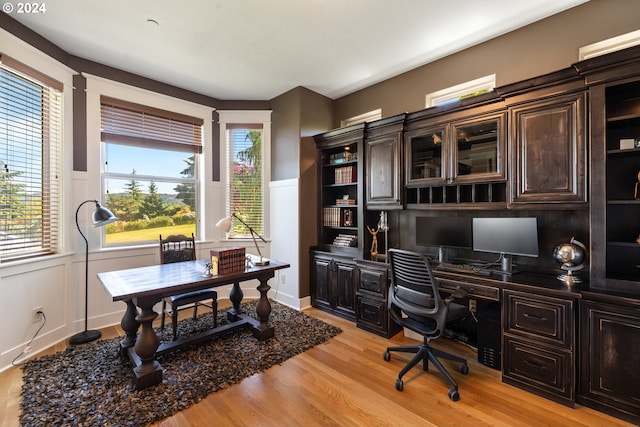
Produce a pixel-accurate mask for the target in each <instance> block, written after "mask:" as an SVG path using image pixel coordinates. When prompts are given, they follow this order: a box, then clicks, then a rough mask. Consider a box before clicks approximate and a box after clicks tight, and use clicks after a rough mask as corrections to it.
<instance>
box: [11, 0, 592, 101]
mask: <svg viewBox="0 0 640 427" xmlns="http://www.w3.org/2000/svg"><path fill="white" fill-rule="evenodd" d="M586 1H587V0H526V1H514V0H482V1H477V0H446V1H442V0H304V1H301V0H191V1H177V0H171V1H169V0H136V1H131V0H108V1H98V0H92V1H86V0H85V1H82V0H55V1H50V2H46V12H44V13H40V14H17V13H15V11H14V13H11V16H12V17H13V18H15V19H16V20H18V21H19V22H21V23H22V24H24V25H26V26H27V27H29V28H30V29H32V30H34V31H35V32H37V33H38V34H40V35H42V36H44V37H45V38H46V39H48V40H49V41H51V42H53V43H55V44H56V45H58V46H59V47H60V48H62V49H64V50H65V51H67V52H68V53H70V54H72V55H75V56H79V57H82V58H85V59H89V60H92V61H96V62H99V63H102V64H105V65H109V66H112V67H116V68H119V69H121V70H125V71H129V72H132V73H135V74H139V75H142V76H145V77H148V78H152V79H155V80H158V81H161V82H164V83H169V84H171V85H174V86H177V87H181V88H184V89H188V90H191V91H194V92H197V93H201V94H204V95H207V96H211V97H213V98H217V99H221V100H269V99H272V98H274V97H276V96H278V95H280V94H282V93H284V92H286V91H288V90H290V89H292V88H294V87H297V86H304V87H306V88H308V89H311V90H313V91H315V92H317V93H320V94H323V95H325V96H327V97H329V98H332V99H335V98H339V97H341V96H344V95H347V94H349V93H352V92H355V91H357V90H359V89H362V88H364V87H367V86H370V85H372V84H374V83H377V82H380V81H383V80H385V79H388V78H390V77H393V76H395V75H398V74H401V73H403V72H405V71H408V70H410V69H413V68H416V67H418V66H421V65H424V64H426V63H429V62H431V61H434V60H436V59H438V58H441V57H444V56H446V55H449V54H451V53H454V52H457V51H460V50H462V49H465V48H467V47H470V46H473V45H475V44H478V43H481V42H483V41H486V40H489V39H491V38H494V37H496V36H499V35H501V34H504V33H507V32H509V31H512V30H515V29H517V28H520V27H522V26H525V25H527V24H530V23H532V22H535V21H537V20H540V19H542V18H545V17H547V16H550V15H553V14H555V13H558V12H561V11H563V10H566V9H568V8H571V7H574V6H576V5H579V4H581V3H585V2H586ZM43 3H44V2H43ZM5 6H6V5H5Z"/></svg>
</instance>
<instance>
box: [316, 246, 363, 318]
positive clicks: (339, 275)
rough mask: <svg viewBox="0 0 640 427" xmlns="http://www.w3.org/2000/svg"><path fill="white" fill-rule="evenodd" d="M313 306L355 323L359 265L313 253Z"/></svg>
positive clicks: (338, 257) (333, 255)
mask: <svg viewBox="0 0 640 427" xmlns="http://www.w3.org/2000/svg"><path fill="white" fill-rule="evenodd" d="M311 270H312V273H311V274H312V277H311V278H312V283H311V291H312V295H311V303H312V305H313V306H314V307H316V308H319V309H321V310H324V311H329V312H332V313H334V314H336V315H338V316H341V317H344V318H345V319H349V320H352V321H355V317H356V316H355V312H356V307H355V286H356V273H355V262H354V261H353V259H350V258H343V257H340V256H337V255H335V254H330V253H323V252H318V251H313V250H312V251H311Z"/></svg>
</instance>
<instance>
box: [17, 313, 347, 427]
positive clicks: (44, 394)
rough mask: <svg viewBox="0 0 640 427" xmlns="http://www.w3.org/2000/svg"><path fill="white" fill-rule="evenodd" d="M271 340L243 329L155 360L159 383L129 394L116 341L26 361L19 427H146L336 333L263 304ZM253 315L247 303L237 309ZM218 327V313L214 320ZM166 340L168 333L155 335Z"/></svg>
mask: <svg viewBox="0 0 640 427" xmlns="http://www.w3.org/2000/svg"><path fill="white" fill-rule="evenodd" d="M271 306H272V312H271V316H270V321H271V323H272V324H273V326H274V327H275V337H274V338H272V339H269V340H266V341H258V340H256V339H255V338H254V337H253V335H252V334H251V331H250V330H249V329H245V330H242V331H238V332H235V333H231V334H228V335H226V336H224V337H222V338H219V339H217V340H214V341H211V342H208V343H205V344H200V345H198V346H193V347H190V348H188V349H184V350H181V351H178V352H175V353H173V354H169V355H165V356H162V357H160V358H159V359H158V361H159V362H160V364H161V365H162V368H163V380H162V383H161V384H158V385H156V386H153V387H149V388H147V389H144V390H140V391H136V390H135V389H134V388H133V382H132V376H133V373H132V371H131V368H132V366H131V363H130V362H129V360H128V358H123V357H121V356H120V355H119V351H118V350H119V342H120V339H121V338H113V339H107V340H101V341H97V342H95V343H92V344H86V345H82V346H77V347H69V348H67V349H66V350H65V351H62V352H59V353H56V354H53V355H48V356H43V357H40V358H38V359H35V360H31V361H29V362H27V363H26V364H25V365H24V367H23V373H24V384H23V387H22V414H21V416H20V423H21V425H23V426H66V425H70V426H148V425H149V424H151V423H153V422H154V421H158V420H161V419H164V418H166V417H169V416H171V415H172V414H175V413H177V412H179V411H180V410H182V409H184V408H186V407H188V406H189V405H192V404H193V403H196V402H199V401H200V400H202V399H203V398H205V397H206V396H207V395H209V394H210V393H213V392H215V391H217V390H220V389H223V388H227V387H230V386H231V385H233V384H235V383H238V382H240V381H242V379H244V378H247V377H249V376H251V375H253V374H255V373H258V372H263V371H264V370H266V369H268V368H269V367H270V366H273V365H275V364H280V363H282V362H284V361H285V360H287V359H289V358H290V357H293V356H295V355H296V354H300V353H302V352H304V351H306V350H308V349H310V348H312V347H314V346H316V345H318V344H321V343H323V342H325V341H327V340H329V339H330V338H332V337H334V336H336V335H338V334H339V333H340V332H342V331H341V330H340V328H337V327H335V326H332V325H329V324H327V323H325V322H323V321H321V320H319V319H316V318H314V317H311V316H309V315H306V314H304V313H302V312H299V311H297V310H294V309H292V308H289V307H286V306H284V305H282V304H278V303H276V302H273V301H271ZM242 310H243V311H245V312H247V313H253V314H254V315H255V301H251V302H247V303H243V304H242ZM218 319H219V324H224V323H226V310H221V311H220V312H219V314H218ZM210 326H211V313H206V314H203V315H201V316H198V318H197V319H196V320H193V319H191V318H188V319H185V320H182V321H180V323H179V325H178V333H179V334H180V335H186V334H189V333H194V332H199V331H203V330H206V329H207V328H209V327H210ZM156 332H157V333H158V335H159V336H160V339H161V340H162V341H169V340H171V327H170V326H167V327H166V328H165V330H164V331H161V330H159V329H156Z"/></svg>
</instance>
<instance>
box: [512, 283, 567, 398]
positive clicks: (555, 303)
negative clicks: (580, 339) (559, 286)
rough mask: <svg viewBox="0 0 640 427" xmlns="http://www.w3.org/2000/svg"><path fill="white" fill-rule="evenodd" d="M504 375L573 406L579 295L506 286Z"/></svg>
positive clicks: (519, 383) (531, 389)
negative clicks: (576, 297) (556, 294)
mask: <svg viewBox="0 0 640 427" xmlns="http://www.w3.org/2000/svg"><path fill="white" fill-rule="evenodd" d="M502 309H503V328H504V333H503V338H502V353H503V365H502V372H503V376H502V379H503V381H504V382H506V383H508V384H512V385H515V386H517V387H520V388H523V389H525V390H529V391H531V392H533V393H535V394H538V395H542V396H545V397H547V398H549V399H552V400H555V401H557V402H560V403H563V404H565V405H568V406H571V407H573V406H574V402H575V383H576V381H575V377H576V362H575V360H576V358H575V346H576V338H575V324H576V323H575V316H576V314H575V313H576V300H575V299H574V298H569V297H563V298H559V297H557V296H547V295H545V294H544V293H540V292H536V293H532V292H521V291H514V290H510V289H505V290H504V297H503V302H502Z"/></svg>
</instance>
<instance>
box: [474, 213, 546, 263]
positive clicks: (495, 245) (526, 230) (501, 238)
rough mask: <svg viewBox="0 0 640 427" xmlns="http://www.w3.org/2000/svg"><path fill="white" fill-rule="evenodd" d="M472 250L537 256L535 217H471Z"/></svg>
mask: <svg viewBox="0 0 640 427" xmlns="http://www.w3.org/2000/svg"><path fill="white" fill-rule="evenodd" d="M473 250H474V251H479V252H492V253H498V254H509V255H521V256H529V257H537V256H538V220H537V218H473Z"/></svg>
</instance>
